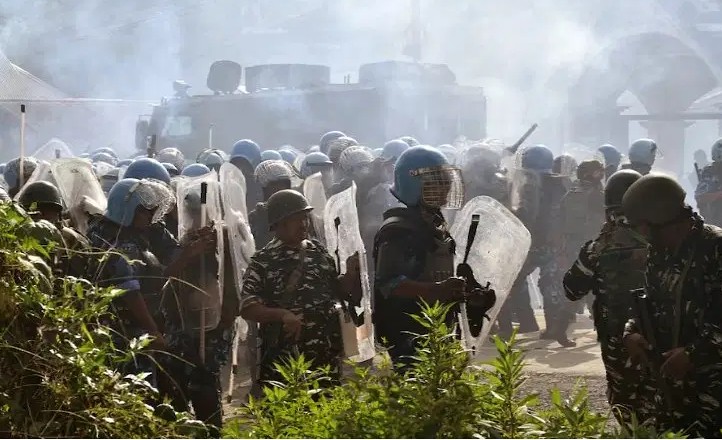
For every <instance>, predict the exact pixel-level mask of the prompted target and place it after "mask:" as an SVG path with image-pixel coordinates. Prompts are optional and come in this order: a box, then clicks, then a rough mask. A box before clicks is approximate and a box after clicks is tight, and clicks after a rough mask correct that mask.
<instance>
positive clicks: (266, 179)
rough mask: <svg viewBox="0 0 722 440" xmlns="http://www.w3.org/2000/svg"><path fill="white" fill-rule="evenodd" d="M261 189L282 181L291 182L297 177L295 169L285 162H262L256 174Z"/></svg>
mask: <svg viewBox="0 0 722 440" xmlns="http://www.w3.org/2000/svg"><path fill="white" fill-rule="evenodd" d="M254 175H255V177H256V180H257V181H258V183H259V184H260V185H261V187H266V186H268V185H269V184H271V183H273V182H278V181H280V180H289V181H291V180H292V179H293V177H294V175H295V172H294V171H293V168H291V166H290V165H289V164H288V162H286V161H284V160H267V161H264V162H261V163H260V164H259V165H258V166H257V167H256V171H255V172H254Z"/></svg>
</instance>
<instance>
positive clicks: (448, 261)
mask: <svg viewBox="0 0 722 440" xmlns="http://www.w3.org/2000/svg"><path fill="white" fill-rule="evenodd" d="M391 191H392V193H393V195H394V196H396V198H397V199H399V201H400V202H401V203H403V204H404V205H405V207H401V208H392V209H390V210H389V211H387V212H385V213H384V223H383V225H382V226H381V228H380V229H379V231H378V233H377V234H376V237H375V241H374V252H373V257H374V261H375V267H376V269H375V283H374V296H375V303H374V325H375V328H376V334H377V336H378V338H379V339H383V340H385V341H386V342H387V344H389V354H390V356H391V359H392V360H393V362H394V363H395V364H397V366H398V364H399V363H406V362H409V361H410V359H409V356H413V355H414V353H415V346H414V337H413V336H411V335H410V334H409V332H410V333H422V332H423V328H421V326H420V325H419V324H418V323H417V322H416V321H414V319H413V318H411V317H410V316H409V314H419V313H420V306H419V301H420V300H424V301H426V302H428V303H434V302H436V301H442V302H448V301H453V300H455V299H461V298H462V297H463V292H464V289H465V281H464V279H463V278H457V277H455V276H454V251H455V244H454V240H453V239H452V238H451V235H450V234H449V231H448V225H447V224H446V221H445V220H444V217H443V216H442V214H441V209H442V208H460V207H461V203H462V199H463V181H462V178H461V172H460V171H459V170H458V169H457V168H454V167H452V166H450V165H449V162H448V160H447V159H446V157H445V156H444V155H443V154H442V153H441V152H439V151H438V150H436V149H434V148H430V147H422V146H419V147H412V148H409V149H408V150H406V151H405V152H403V153H402V154H401V156H399V158H398V160H397V162H396V168H395V171H394V185H393V188H392V189H391Z"/></svg>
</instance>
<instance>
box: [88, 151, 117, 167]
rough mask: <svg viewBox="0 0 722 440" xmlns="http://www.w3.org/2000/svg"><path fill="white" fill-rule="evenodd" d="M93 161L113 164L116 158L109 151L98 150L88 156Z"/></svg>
mask: <svg viewBox="0 0 722 440" xmlns="http://www.w3.org/2000/svg"><path fill="white" fill-rule="evenodd" d="M90 160H91V161H93V162H105V163H107V164H109V165H113V166H115V164H116V163H117V162H118V158H117V157H115V156H113V155H112V154H110V153H106V152H105V151H99V152H97V153H95V154H93V156H92V157H91V158H90Z"/></svg>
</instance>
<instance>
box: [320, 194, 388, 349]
mask: <svg viewBox="0 0 722 440" xmlns="http://www.w3.org/2000/svg"><path fill="white" fill-rule="evenodd" d="M336 219H339V220H340V222H336V221H335V220H336ZM337 225H338V226H337ZM324 226H325V233H326V243H327V249H328V251H329V253H330V254H331V255H332V256H334V258H336V259H337V261H338V262H339V265H340V267H339V272H340V273H344V272H345V271H346V258H348V257H349V256H351V255H353V254H354V253H356V252H358V254H359V262H360V268H361V289H362V291H363V297H362V299H361V308H360V309H359V308H357V309H356V312H357V314H359V315H360V314H362V313H363V317H364V324H363V325H362V326H360V327H358V328H355V331H356V341H355V342H356V344H357V350H356V351H357V354H355V355H354V354H353V353H352V352H353V351H354V350H349V349H347V350H346V353H347V356H348V357H350V358H351V359H352V360H354V361H356V362H363V361H366V360H369V359H371V358H373V357H374V355H375V354H376V353H375V348H374V347H375V346H374V332H373V323H372V320H371V285H370V282H369V275H368V274H369V271H368V264H367V260H366V250H365V248H364V244H363V241H362V240H361V233H360V231H359V222H358V212H357V211H356V184H352V185H351V187H350V188H348V189H346V190H345V191H341V192H340V193H338V194H335V195H333V196H331V197H330V198H329V199H328V202H327V203H326V209H325V211H324ZM353 325H354V324H353V323H351V326H353ZM350 329H351V327H350V326H349V323H348V319H346V322H345V323H344V322H343V321H342V330H344V333H345V336H347V335H348V333H349V330H350ZM347 341H348V339H346V338H345V340H344V345H345V346H348V345H347ZM348 342H349V343H351V342H352V341H348Z"/></svg>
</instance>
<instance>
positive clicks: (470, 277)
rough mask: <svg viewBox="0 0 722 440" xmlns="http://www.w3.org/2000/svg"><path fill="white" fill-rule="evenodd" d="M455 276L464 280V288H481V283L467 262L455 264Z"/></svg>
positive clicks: (469, 289)
mask: <svg viewBox="0 0 722 440" xmlns="http://www.w3.org/2000/svg"><path fill="white" fill-rule="evenodd" d="M456 276H457V277H460V278H463V279H465V280H466V289H467V290H468V291H472V290H474V289H480V288H481V284H479V282H478V281H476V278H474V271H472V270H471V266H469V265H468V264H467V263H459V265H457V266H456Z"/></svg>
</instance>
